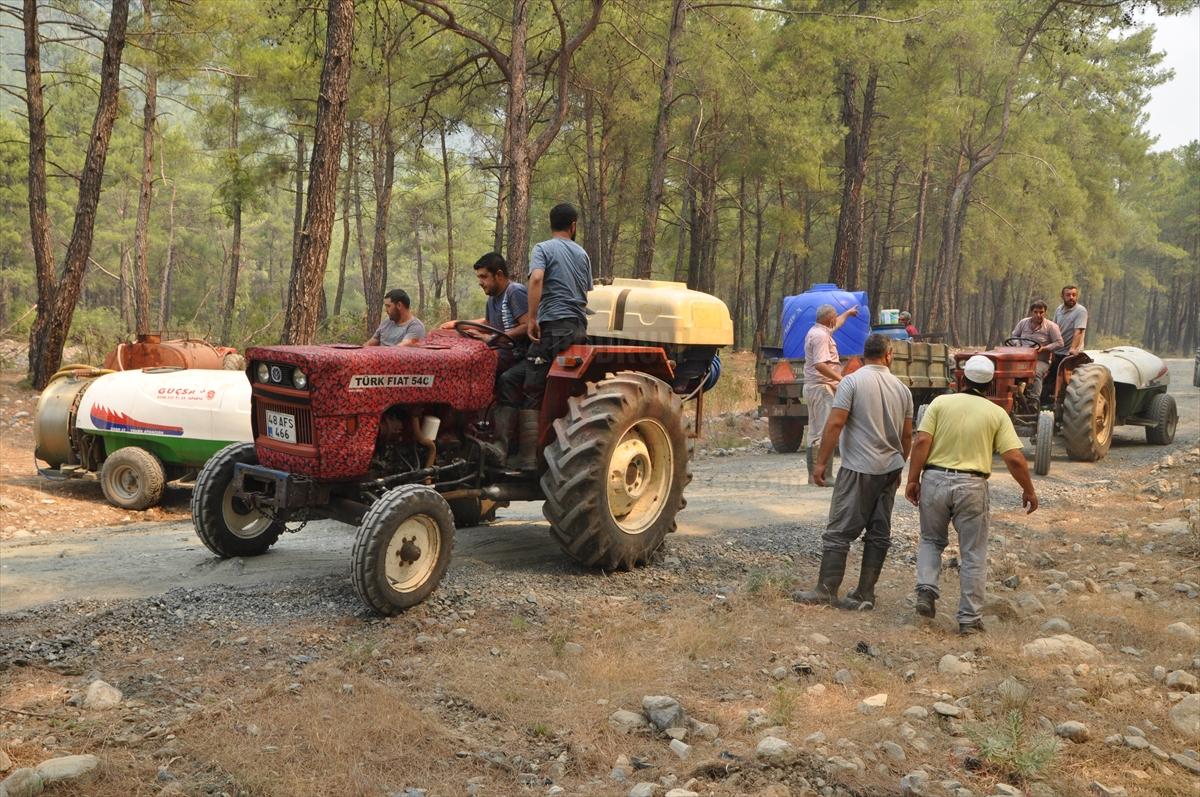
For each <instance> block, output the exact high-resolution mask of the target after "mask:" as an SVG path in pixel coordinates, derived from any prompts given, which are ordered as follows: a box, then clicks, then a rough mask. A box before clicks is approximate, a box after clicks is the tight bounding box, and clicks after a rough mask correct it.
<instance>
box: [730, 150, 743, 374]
mask: <svg viewBox="0 0 1200 797" xmlns="http://www.w3.org/2000/svg"><path fill="white" fill-rule="evenodd" d="M737 235H738V246H737V281H736V282H735V283H734V288H733V348H734V350H735V351H741V350H743V349H745V348H746V340H745V334H746V330H745V326H744V324H743V323H742V319H743V318H744V317H745V315H746V304H745V291H744V288H745V284H746V175H745V174H742V176H741V177H740V178H739V179H738V232H737Z"/></svg>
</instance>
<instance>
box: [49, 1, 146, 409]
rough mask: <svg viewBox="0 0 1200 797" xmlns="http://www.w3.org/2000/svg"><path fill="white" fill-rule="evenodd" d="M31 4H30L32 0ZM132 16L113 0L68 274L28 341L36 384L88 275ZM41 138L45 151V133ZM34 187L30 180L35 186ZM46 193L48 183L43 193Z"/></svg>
mask: <svg viewBox="0 0 1200 797" xmlns="http://www.w3.org/2000/svg"><path fill="white" fill-rule="evenodd" d="M27 4H28V5H31V4H29V3H28V0H27ZM27 10H28V9H27ZM128 20H129V0H112V10H111V12H110V16H109V23H108V31H107V32H106V34H105V37H104V55H103V57H102V58H101V61H100V94H99V99H98V101H97V105H96V116H95V119H94V120H93V122H92V133H91V136H90V138H89V139H88V150H87V156H86V157H85V159H84V164H83V171H82V173H81V174H80V178H79V201H78V202H77V203H76V205H75V224H74V227H73V228H72V230H71V240H70V242H69V243H68V244H67V254H66V257H65V259H64V260H63V274H62V277H61V278H60V279H59V281H58V285H57V287H56V288H55V291H54V304H53V308H50V307H45V308H43V307H42V306H41V305H39V306H38V316H39V319H38V320H37V321H35V322H34V327H35V330H36V331H37V338H36V339H34V340H33V341H32V342H31V344H30V347H29V381H30V382H31V383H32V384H33V387H34V388H35V389H37V390H41V389H42V388H44V387H45V386H46V384H47V383H48V382H49V381H50V377H51V376H53V375H54V372H55V371H57V370H58V367H59V365H60V364H61V363H62V352H63V346H64V345H65V343H66V339H67V333H68V332H69V331H70V329H71V318H72V316H73V315H74V314H75V303H76V301H77V300H78V299H79V290H80V287H81V286H82V285H83V276H84V273H85V272H86V270H87V261H88V254H89V253H90V252H91V249H92V235H93V233H94V232H95V224H96V206H97V205H98V204H99V202H100V188H101V184H102V183H103V180H104V161H105V159H106V158H107V157H108V142H109V138H110V137H111V135H112V128H113V122H114V121H115V120H116V117H117V110H118V104H119V103H118V101H119V99H120V77H121V55H122V53H123V52H124V50H125V28H126V24H127V23H128ZM28 35H29V28H28V26H27V27H26V36H27V37H28ZM30 46H31V45H30V43H28V42H27V43H26V58H27V59H28V50H29V47H30ZM37 46H38V40H37V25H36V22H35V24H34V26H33V42H32V47H34V48H37ZM39 67H40V61H39ZM40 77H41V76H40V71H39V75H38V81H39V82H38V92H39V100H40V96H41V95H40ZM39 104H40V103H39ZM36 110H37V112H38V114H37V115H38V118H39V119H43V120H44V114H43V113H42V112H41V108H37V109H36ZM33 116H34V115H33V114H31V115H30V118H31V119H32V118H33ZM31 139H32V136H31ZM42 143H43V150H42V152H43V157H44V139H43V142H42ZM35 146H36V144H35V143H34V142H33V141H32V140H31V142H30V150H31V154H33V152H32V150H33V149H34V148H35ZM43 162H44V161H43ZM33 169H34V166H33V164H31V166H30V170H31V171H33ZM34 190H35V189H34V187H33V186H32V185H31V187H30V191H31V192H33V191H34ZM44 195H45V191H44V183H43V190H42V196H43V198H44ZM33 204H34V203H33V202H31V203H30V205H31V211H30V218H31V221H33V220H35V219H34V215H35V211H34V210H33V209H32V206H33ZM34 233H35V238H36V233H37V231H36V230H34ZM47 316H48V317H47ZM39 321H40V323H39Z"/></svg>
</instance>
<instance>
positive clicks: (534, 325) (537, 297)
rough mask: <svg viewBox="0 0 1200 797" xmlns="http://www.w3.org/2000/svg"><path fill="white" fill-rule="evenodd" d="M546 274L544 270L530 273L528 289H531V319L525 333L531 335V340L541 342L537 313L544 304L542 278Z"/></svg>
mask: <svg viewBox="0 0 1200 797" xmlns="http://www.w3.org/2000/svg"><path fill="white" fill-rule="evenodd" d="M544 276H545V273H544V271H543V270H542V269H538V270H537V271H531V272H529V282H528V283H527V284H526V286H525V287H526V288H528V289H529V313H528V316H529V319H528V321H526V323H525V332H526V334H527V335H529V339H530V340H540V339H541V337H542V331H541V329H540V328H538V322H537V311H538V305H540V304H541V303H542V278H543V277H544Z"/></svg>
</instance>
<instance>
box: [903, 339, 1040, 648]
mask: <svg viewBox="0 0 1200 797" xmlns="http://www.w3.org/2000/svg"><path fill="white" fill-rule="evenodd" d="M995 373H996V366H995V364H993V363H992V361H991V360H990V359H989V358H987V357H985V356H983V355H982V354H976V355H975V356H974V357H971V358H970V359H969V360H967V362H966V364H965V365H964V366H963V377H964V380H965V390H964V391H963V392H961V393H952V394H950V395H946V396H938V397H937V398H935V399H934V400H933V402H932V403H930V405H929V409H927V410H926V411H925V416H924V417H923V418H922V419H921V427H920V429H918V430H917V437H916V440H915V441H914V443H913V451H912V462H911V463H910V464H909V469H908V486H907V487H906V488H905V490H904V495H905V497H906V498H907V499H908V500H909V502H910V503H912V504H913V505H914V506H917V507H919V508H920V517H921V542H920V546H919V547H918V548H917V614H919V615H921V616H922V617H933V616H934V613H935V603H936V601H937V599H938V597H940V593H939V591H938V576H939V575H940V574H941V569H942V551H943V550H944V549H945V548H946V544H947V542H948V535H949V530H950V524H951V523H954V528H955V530H956V531H957V532H958V547H959V560H960V562H961V566H960V570H959V602H958V632H959V633H960V634H974V633H979V632H981V631H983V630H984V629H983V621H982V618H981V612H982V610H983V600H984V588H985V584H986V582H987V542H988V509H989V504H988V483H987V480H988V477H989V476H990V475H991V473H992V455H993V454H994V453H995V454H999V455H1000V456H1001V458H1002V459H1003V460H1004V464H1005V466H1006V467H1007V468H1008V472H1009V473H1010V474H1012V477H1013V478H1014V479H1016V480H1017V483H1018V484H1020V485H1021V491H1022V494H1021V505H1022V506H1024V507H1025V511H1026V513H1027V514H1028V513H1029V512H1033V511H1034V510H1035V509H1037V507H1038V498H1037V493H1035V492H1034V489H1033V481H1032V480H1031V479H1030V478H1029V465H1028V464H1027V463H1026V462H1025V454H1024V453H1023V452H1022V451H1021V441H1020V440H1019V439H1018V438H1017V432H1016V430H1015V429H1013V425H1012V420H1010V419H1009V417H1008V414H1007V413H1006V412H1005V411H1004V410H1002V409H1001V408H1000V407H999V406H997V405H996V404H993V403H992V402H991V401H990V400H989V399H988V398H987V389H988V385H989V384H990V383H991V381H992V379H993V378H994V377H995Z"/></svg>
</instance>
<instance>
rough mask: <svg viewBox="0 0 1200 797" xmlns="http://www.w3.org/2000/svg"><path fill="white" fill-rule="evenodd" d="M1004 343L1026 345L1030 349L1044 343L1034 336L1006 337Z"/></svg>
mask: <svg viewBox="0 0 1200 797" xmlns="http://www.w3.org/2000/svg"><path fill="white" fill-rule="evenodd" d="M1003 345H1005V346H1024V347H1025V348H1028V349H1036V348H1038V347H1039V346H1041V345H1042V344H1040V343H1038V342H1037V341H1036V340H1034V339H1033V338H1019V337H1018V338H1005V339H1004V344H1003Z"/></svg>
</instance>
